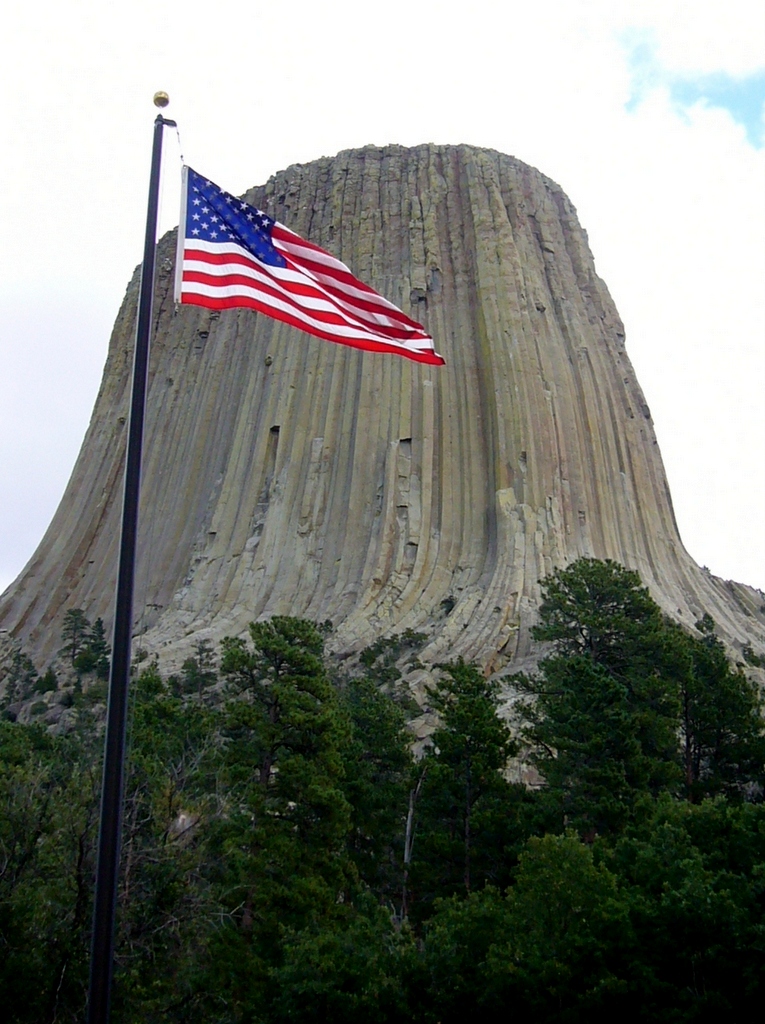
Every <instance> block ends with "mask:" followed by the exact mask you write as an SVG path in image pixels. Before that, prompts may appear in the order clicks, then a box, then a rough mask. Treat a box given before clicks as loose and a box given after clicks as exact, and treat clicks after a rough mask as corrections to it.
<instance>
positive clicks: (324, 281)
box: [175, 167, 444, 365]
mask: <svg viewBox="0 0 765 1024" xmlns="http://www.w3.org/2000/svg"><path fill="white" fill-rule="evenodd" d="M182 202H183V206H182V210H181V228H179V231H178V259H177V262H176V280H175V292H176V301H178V302H184V303H192V304H193V305H197V306H206V307H207V308H210V309H229V308H230V307H232V306H246V307H248V308H250V309H255V310H257V311H258V312H260V313H265V314H266V315H267V316H271V317H274V318H275V319H276V320H283V321H284V322H285V323H288V324H291V325H292V326H293V327H297V328H298V329H299V330H301V331H306V332H307V333H308V334H313V335H315V336H316V337H318V338H324V339H326V340H327V341H336V342H339V343H340V344H341V345H351V346H353V347H354V348H361V349H367V350H368V351H372V352H393V353H395V354H396V355H400V356H406V357H407V358H409V359H414V360H416V361H417V362H420V363H432V364H434V365H440V364H442V363H443V362H444V360H443V359H442V358H441V356H440V355H438V353H437V352H436V351H435V349H434V347H433V339H432V338H431V337H429V335H427V334H426V333H425V330H424V329H423V327H422V325H421V324H418V323H416V322H415V321H414V320H411V319H410V318H409V317H408V316H407V315H406V314H405V313H403V312H402V311H401V310H400V309H398V308H397V307H396V306H394V305H393V304H392V303H391V302H388V300H387V299H385V298H383V296H382V295H379V294H378V293H377V292H376V291H374V289H372V288H370V287H369V285H366V284H364V283H363V282H362V281H359V280H358V278H356V277H354V276H353V274H352V273H351V272H350V270H349V269H348V267H346V265H345V264H344V263H341V262H340V260H338V259H336V258H335V257H334V256H331V255H330V254H329V253H328V252H325V251H324V250H323V249H320V248H319V247H318V246H317V245H314V244H313V243H312V242H308V241H306V240H305V239H304V238H301V237H300V236H299V235H296V234H295V233H294V232H293V231H290V230H289V228H286V227H284V225H283V224H280V223H279V222H278V221H276V220H274V219H273V218H272V217H269V216H268V214H266V213H264V212H263V211H262V210H258V209H257V208H256V207H254V206H250V205H249V204H248V203H245V202H243V201H242V200H241V199H237V198H236V197H235V196H232V195H230V194H229V193H228V192H224V191H223V190H222V189H220V188H218V186H217V185H214V184H213V183H212V182H211V181H210V180H209V179H207V178H204V177H202V175H200V174H197V172H196V171H193V170H192V169H191V168H190V167H184V168H183V201H182Z"/></svg>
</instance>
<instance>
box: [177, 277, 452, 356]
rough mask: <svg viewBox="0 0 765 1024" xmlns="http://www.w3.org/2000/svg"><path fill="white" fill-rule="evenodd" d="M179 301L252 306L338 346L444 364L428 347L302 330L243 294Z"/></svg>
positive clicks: (190, 294) (296, 320)
mask: <svg viewBox="0 0 765 1024" xmlns="http://www.w3.org/2000/svg"><path fill="white" fill-rule="evenodd" d="M183 301H184V303H185V304H188V305H192V306H204V307H205V308H206V309H234V308H236V307H239V306H242V307H245V308H247V309H254V310H256V311H258V312H260V313H264V314H265V315H266V316H269V317H271V319H273V320H281V321H283V322H284V323H286V324H290V325H291V326H292V327H297V328H298V330H301V331H304V332H305V333H306V334H312V335H315V336H316V337H318V338H323V339H325V340H326V341H334V342H339V343H340V344H341V345H348V346H349V347H350V348H359V349H363V350H364V351H365V352H388V353H390V354H392V355H397V356H406V357H407V358H408V359H413V360H414V361H415V362H417V363H427V364H428V365H430V366H443V365H444V363H445V360H444V359H442V358H441V356H439V355H438V354H437V353H436V352H433V351H432V350H423V351H417V350H416V349H411V348H406V349H404V348H401V347H400V346H399V345H386V344H385V343H384V342H379V341H370V340H369V339H368V338H363V337H358V338H338V336H337V335H336V334H330V333H329V332H328V331H327V332H325V331H321V330H314V329H311V330H310V331H306V330H305V327H304V325H303V324H302V323H301V322H300V320H299V318H298V317H292V316H289V315H288V314H286V313H283V312H281V311H279V312H278V313H276V312H274V310H273V309H272V308H271V307H269V306H267V305H266V304H265V303H260V302H258V300H257V299H252V298H245V297H244V296H231V297H230V298H219V299H213V298H211V297H209V296H207V295H197V294H196V293H194V292H186V293H184V296H183Z"/></svg>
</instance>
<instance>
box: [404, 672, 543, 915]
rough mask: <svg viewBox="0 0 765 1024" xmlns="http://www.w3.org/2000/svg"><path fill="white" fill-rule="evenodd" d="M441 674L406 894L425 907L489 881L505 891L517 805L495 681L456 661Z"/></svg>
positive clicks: (511, 746)
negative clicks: (509, 777) (436, 722)
mask: <svg viewBox="0 0 765 1024" xmlns="http://www.w3.org/2000/svg"><path fill="white" fill-rule="evenodd" d="M441 668H442V669H443V671H444V675H443V677H442V678H441V679H440V680H439V682H438V684H437V686H436V687H435V689H434V690H433V691H432V694H431V703H432V704H433V707H434V708H435V709H436V710H437V711H438V713H439V716H440V725H439V727H438V728H437V729H436V731H435V732H434V733H433V735H432V737H431V739H432V746H431V747H430V748H429V749H428V751H427V753H426V755H425V757H424V758H423V760H422V762H421V764H420V765H419V766H418V769H417V774H418V776H419V780H418V783H417V784H416V785H415V787H414V789H413V794H414V795H416V806H414V801H413V808H412V809H413V818H414V823H415V826H416V828H415V834H414V835H413V836H412V835H410V843H412V846H413V853H412V865H413V866H412V872H411V879H412V887H413V889H414V891H415V893H416V895H417V898H418V899H419V900H420V901H422V900H425V901H426V903H430V901H431V900H432V899H433V898H435V897H436V896H441V895H449V894H451V893H453V892H462V893H469V892H470V891H471V890H472V889H474V888H476V887H481V886H483V885H485V884H486V883H487V882H495V883H500V884H502V883H504V884H507V882H508V881H509V877H507V876H506V874H505V873H506V872H508V871H509V869H510V866H511V864H510V863H509V862H508V858H507V856H506V854H507V850H506V847H507V846H508V844H509V843H511V842H512V840H513V833H514V829H515V828H516V819H517V811H518V806H519V803H520V802H522V800H523V796H522V794H521V793H520V787H514V786H511V785H510V784H509V783H508V782H507V780H506V779H505V776H504V774H503V772H504V770H505V769H506V767H507V762H508V759H509V758H510V757H511V756H512V755H513V754H514V753H515V752H516V749H517V748H516V744H515V743H514V741H513V739H512V737H511V734H510V730H509V728H508V726H507V724H506V723H505V722H504V721H503V720H502V719H501V718H499V716H498V715H497V705H498V700H499V696H498V688H499V687H498V683H497V681H496V680H490V679H486V678H485V677H484V676H483V674H482V673H481V671H480V670H479V669H478V668H477V667H476V666H475V665H469V664H466V663H465V662H464V661H462V660H459V661H456V662H452V663H451V664H448V665H444V666H441ZM418 790H419V791H418Z"/></svg>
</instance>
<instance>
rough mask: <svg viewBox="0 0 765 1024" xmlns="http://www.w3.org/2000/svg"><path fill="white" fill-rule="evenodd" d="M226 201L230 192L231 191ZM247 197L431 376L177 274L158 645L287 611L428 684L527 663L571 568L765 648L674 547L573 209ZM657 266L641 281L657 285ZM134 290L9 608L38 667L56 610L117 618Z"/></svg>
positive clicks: (160, 417) (148, 485)
mask: <svg viewBox="0 0 765 1024" xmlns="http://www.w3.org/2000/svg"><path fill="white" fill-rule="evenodd" d="M224 184H225V183H224ZM247 199H248V200H249V201H250V202H252V203H254V204H256V205H257V206H260V207H262V208H264V209H266V210H267V211H268V212H269V213H271V214H272V215H273V216H275V217H276V218H277V219H279V220H281V221H282V222H284V223H285V224H287V225H288V226H289V227H291V228H293V229H294V230H296V231H297V232H299V233H300V234H302V235H304V236H306V237H308V238H310V239H311V240H313V241H314V242H316V243H318V244H319V245H321V246H323V247H325V248H327V249H329V250H330V251H332V252H333V253H335V254H336V255H337V256H339V257H340V258H341V259H343V260H344V261H345V262H346V263H348V264H349V265H350V267H351V269H352V270H353V271H354V272H355V273H356V274H357V275H358V276H360V277H361V278H363V279H365V280H367V281H368V282H369V283H370V284H372V285H373V286H374V287H375V288H377V289H378V290H379V291H381V292H382V293H383V294H385V295H386V296H387V297H388V298H390V299H391V300H392V301H393V302H395V303H396V304H398V305H400V306H401V307H402V308H403V309H404V310H405V311H407V312H411V314H412V315H413V316H414V318H415V319H417V320H420V321H421V322H422V323H423V324H424V325H425V326H426V328H427V329H428V330H429V332H430V333H431V334H432V335H433V337H434V339H435V344H436V348H437V350H438V351H440V352H441V353H442V354H443V355H444V356H445V358H446V360H447V364H446V366H445V367H425V366H421V365H416V364H413V363H410V362H407V361H404V360H402V359H398V358H395V357H392V356H383V355H373V354H364V353H361V352H358V351H355V350H352V349H348V348H344V347H341V346H338V345H332V344H328V343H326V342H323V341H319V340H316V339H312V338H309V337H307V336H306V335H304V334H301V333H299V332H297V331H295V330H294V329H292V328H290V327H288V326H286V325H283V324H278V323H275V322H273V321H270V320H268V319H266V318H264V317H263V316H260V315H258V314H255V313H253V312H251V311H247V310H241V311H239V310H231V311H226V312H223V313H221V314H216V313H210V312H208V311H203V310H200V309H197V308H194V307H183V308H181V309H175V308H174V306H173V296H172V280H173V260H174V245H175V239H174V236H173V235H168V236H166V237H165V238H164V239H163V240H162V241H161V243H160V248H159V259H158V266H159V273H158V279H157V287H156V305H155V318H156V337H155V340H154V342H153V349H152V359H151V384H150V390H149V397H148V419H147V436H146V448H145V470H144V483H143V493H142V509H143V511H142V533H141V540H140V550H139V571H138V581H137V588H136V631H137V632H139V633H140V634H141V644H142V646H143V647H145V648H146V649H148V650H150V651H157V652H159V653H160V656H161V657H162V659H163V661H165V663H166V664H177V662H178V660H179V659H180V658H181V657H184V656H186V654H187V653H188V649H189V646H190V645H191V643H192V642H193V641H194V640H196V639H199V638H204V637H209V638H211V639H214V640H217V639H218V638H220V637H222V636H224V635H226V634H238V633H241V632H242V631H243V630H244V629H245V628H246V625H247V623H248V622H249V621H250V620H252V619H254V618H259V617H265V616H269V615H273V614H276V613H288V614H293V615H302V616H307V617H309V618H312V619H316V620H320V621H323V620H325V619H331V620H332V621H333V623H334V624H335V627H336V630H335V633H334V634H333V637H332V641H331V642H332V646H334V648H335V650H336V651H338V652H347V651H352V650H356V649H358V648H359V647H361V646H364V645H367V644H369V643H370V642H372V641H373V640H374V639H375V638H377V637H379V636H381V635H384V634H389V633H391V632H398V631H401V630H404V629H406V628H412V629H416V630H418V631H423V632H426V633H427V634H428V635H429V637H430V642H429V645H428V646H427V648H426V649H425V651H424V653H423V655H422V657H423V659H424V660H425V661H427V660H436V659H440V658H443V657H445V656H447V655H450V656H456V655H463V656H464V657H466V658H470V659H479V660H481V661H482V662H483V663H484V664H485V665H486V667H487V668H491V669H496V668H500V667H502V666H504V665H507V664H508V663H509V662H513V661H515V662H517V661H518V660H519V659H523V658H524V657H525V656H526V655H527V654H528V652H529V627H530V625H531V624H532V623H533V621H534V616H535V608H536V606H537V604H538V600H539V579H540V578H541V577H542V576H544V575H545V574H546V573H547V572H549V571H550V570H551V569H552V568H553V567H554V566H556V565H560V564H564V563H567V562H569V561H571V560H572V559H574V558H576V557H577V556H579V555H592V556H596V557H609V558H613V559H616V560H618V561H619V562H622V563H624V564H625V565H627V566H630V567H632V568H635V569H637V570H638V571H639V572H640V574H641V576H642V578H643V580H644V581H645V582H646V583H647V584H648V585H649V586H650V588H651V591H652V593H653V594H654V596H655V598H656V599H657V600H658V601H659V603H660V604H661V605H662V607H663V608H664V609H665V610H666V611H667V612H669V613H670V614H671V615H673V616H674V617H676V618H678V619H680V620H681V621H683V622H684V623H687V624H689V625H690V624H692V623H693V622H694V621H695V620H696V619H698V618H699V617H700V616H701V615H702V614H703V613H704V612H709V613H710V614H711V615H712V617H713V618H714V619H715V620H716V622H717V623H718V626H719V627H720V630H721V632H722V633H723V635H724V636H725V637H726V638H727V639H728V641H729V642H730V643H732V644H733V646H734V647H736V646H739V647H740V646H741V645H742V644H743V643H747V642H748V643H751V644H753V645H754V647H755V649H756V650H763V649H765V610H764V609H763V605H765V597H764V596H763V594H762V593H760V592H759V591H754V590H752V589H751V588H748V587H744V586H741V585H738V584H732V583H725V582H723V581H721V580H719V579H716V578H714V577H712V576H710V575H709V574H708V573H707V572H706V571H704V570H702V569H701V568H700V567H699V566H697V565H696V564H695V563H694V562H693V560H692V559H691V558H690V557H689V555H688V554H687V553H686V551H685V550H684V548H683V545H682V542H681V540H680V537H679V535H678V531H677V526H676V523H675V519H674V516H673V512H672V502H671V499H670V494H669V488H668V485H667V480H666V477H665V474H664V469H663V467H662V462H661V456H660V454H659V449H658V447H657V443H656V437H655V435H654V430H653V426H652V423H651V416H650V412H649V409H648V406H647V405H646V402H645V399H644V397H643V394H642V392H641V390H640V387H639V385H638V383H637V380H636V378H635V374H634V372H633V370H632V367H631V365H630V362H629V359H628V357H627V354H626V351H625V337H624V327H623V325H622V323H621V320H620V319H619V315H618V313H617V311H616V309H615V308H614V305H613V302H612V301H611V298H610V296H609V294H608V290H607V288H606V286H605V284H604V283H603V282H602V281H601V280H600V279H599V277H598V276H597V274H596V272H595V267H594V264H593V258H592V254H591V253H590V250H589V247H588V244H587V236H586V234H585V232H584V231H583V229H582V228H581V226H580V225H579V222H578V220H577V216H576V212H575V210H574V207H573V206H572V204H571V202H570V201H569V200H568V198H567V197H566V196H565V194H564V193H563V192H562V191H561V189H560V188H559V187H558V186H557V185H556V184H555V183H554V182H552V181H550V180H549V179H548V178H546V177H545V176H544V175H543V174H540V173H539V172H538V171H537V170H535V169H533V168H531V167H528V166H526V165H525V164H522V163H521V162H520V161H518V160H515V159H513V158H512V157H508V156H503V155H501V154H499V153H495V152H491V151H487V150H479V149H473V148H470V147H467V146H420V147H417V148H414V149H404V148H401V147H398V146H389V147H386V148H384V149H379V148H374V147H367V148H365V149H362V150H355V151H350V152H344V153H340V154H339V155H338V156H336V157H334V158H331V159H321V160H317V161H315V162H314V163H311V164H308V165H297V166H293V167H290V168H288V169H287V170H285V171H283V172H281V173H279V174H277V175H276V176H275V177H273V178H272V179H271V180H270V181H269V182H268V183H267V184H266V185H265V186H263V187H260V188H255V189H252V190H251V191H250V192H249V193H248V194H247ZM650 272H651V271H650V268H646V273H650ZM137 287H138V275H137V274H136V275H135V276H134V278H133V280H132V282H131V284H130V286H129V287H128V290H127V294H126V296H125V300H124V303H123V306H122V309H121V310H120V313H119V316H118V317H117V321H116V324H115V328H114V332H113V334H112V338H111V343H110V346H109V354H108V358H107V362H106V367H105V370H104V377H103V383H102V386H101V390H100V393H99V395H98V399H97V402H96V406H95V409H94V412H93V418H92V421H91V424H90V427H89V429H88V432H87V434H86V437H85V440H84V442H83V446H82V451H81V453H80V456H79V458H78V461H77V464H76V466H75V469H74V472H73V475H72V478H71V480H70V482H69V485H68V487H67V490H66V493H65V494H64V497H63V499H62V501H61V505H60V507H59V509H58V511H57V513H56V515H55V517H54V519H53V521H52V523H51V525H50V528H49V529H48V531H47V533H46V535H45V537H44V538H43V540H42V542H41V544H40V546H39V548H38V550H37V551H36V553H35V555H34V556H33V558H32V559H31V561H30V562H29V564H28V565H27V566H26V568H25V569H24V571H23V573H22V574H21V576H20V577H19V578H18V580H16V582H15V583H14V584H13V585H12V586H11V587H10V588H9V589H8V590H7V591H6V593H5V594H4V595H3V597H2V600H1V601H0V627H2V628H4V629H6V630H9V631H11V633H12V634H14V635H15V636H17V637H19V638H20V639H21V640H22V641H23V642H24V644H25V646H26V648H27V649H28V650H29V651H30V653H32V654H34V655H35V657H36V658H37V659H38V660H40V661H41V662H42V661H44V659H45V658H46V657H48V656H49V655H50V654H51V653H52V652H53V651H54V650H55V649H56V647H57V646H58V644H59V640H58V632H59V628H60V622H61V618H62V616H63V613H64V611H65V610H66V609H67V608H71V607H82V608H84V609H85V611H86V614H87V615H88V616H89V617H90V618H91V619H94V618H96V617H97V616H102V617H103V618H104V619H105V620H106V622H107V625H108V623H109V621H110V618H111V613H112V602H113V590H114V578H115V573H116V558H117V538H118V530H119V512H120V501H121V494H120V492H121V477H122V470H123V462H124V446H125V435H126V429H125V420H126V416H127V408H128V389H129V374H130V366H131V355H132V345H133V333H134V321H135V311H136V302H137Z"/></svg>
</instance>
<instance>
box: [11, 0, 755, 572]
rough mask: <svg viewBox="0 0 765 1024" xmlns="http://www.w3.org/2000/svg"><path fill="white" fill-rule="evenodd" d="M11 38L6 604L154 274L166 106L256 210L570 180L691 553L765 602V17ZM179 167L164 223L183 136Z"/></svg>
mask: <svg viewBox="0 0 765 1024" xmlns="http://www.w3.org/2000/svg"><path fill="white" fill-rule="evenodd" d="M9 7H11V5H9ZM0 24H2V28H3V38H5V40H6V42H5V44H4V48H3V49H4V53H3V62H2V66H1V67H0V77H1V79H2V89H3V93H2V95H3V102H2V112H1V113H0V130H1V131H2V140H3V158H2V163H1V164H0V174H1V175H2V189H1V190H0V204H2V208H1V213H2V224H3V231H2V238H0V247H1V249H2V274H1V275H0V591H2V590H3V589H4V588H5V586H6V585H7V584H9V583H10V582H11V581H12V580H13V579H14V578H15V576H16V575H17V574H18V572H19V571H20V570H21V569H22V568H23V565H24V563H25V562H26V561H27V559H28V558H29V557H30V556H31V554H32V553H33V551H34V549H35V547H36V545H37V543H38V542H39V540H40V539H41V537H42V534H43V532H44V530H45V528H46V527H47V525H48V522H49V521H50V518H51V516H52V514H53V512H54V510H55V508H56V505H57V504H58V501H59V499H60V497H61V495H62V493H63V490H64V487H65V485H66V481H67V479H68V476H69V473H70V471H71V468H72V465H73V463H74V459H75V457H76V455H77V452H78V450H79V447H80V443H81V441H82V437H83V434H84V432H85V428H86V426H87V423H88V420H89V417H90V413H91V410H92V407H93V402H94V399H95V396H96V392H97V390H98V384H99V381H100V376H101V371H102V367H103V363H104V360H105V357H106V350H107V344H108V339H109V333H110V329H111V325H112V323H113V320H114V318H115V316H116V313H117V310H118V308H119V304H120V301H121V299H122V296H123V294H124V290H125V287H126V285H127V282H128V279H129V278H130V275H131V273H132V271H133V268H134V266H135V265H136V264H137V263H138V262H139V260H140V258H141V250H142V236H143V231H144V220H145V203H146V192H147V187H148V164H149V151H150V146H151V131H152V128H151V125H152V120H153V118H154V115H155V113H156V111H155V110H154V108H153V107H152V105H151V98H152V95H153V93H154V91H155V90H157V89H165V90H167V91H168V92H169V93H170V96H171V105H170V107H169V109H168V111H167V116H169V117H173V118H175V119H177V120H178V122H179V124H180V129H181V136H182V141H183V147H184V154H185V156H186V159H187V160H188V161H189V163H190V164H191V165H192V166H194V167H195V168H197V169H198V170H200V171H202V172H203V173H205V174H206V175H208V176H209V177H211V178H212V179H213V180H214V181H216V182H217V183H218V184H219V185H221V186H222V187H223V188H225V189H227V190H228V191H231V192H234V193H241V192H243V191H245V190H246V189H247V188H248V187H250V186H252V185H255V184H259V183H262V182H263V181H265V180H266V179H267V178H268V177H269V176H270V175H271V174H273V173H274V172H276V171H278V170H280V169H282V168H284V167H286V166H288V165H289V164H291V163H295V162H302V163H306V162H308V161H310V160H313V159H316V158H318V157H320V156H322V155H332V154H333V153H335V152H337V151H338V150H340V149H346V148H349V147H356V146H362V145H365V144H367V143H375V144H380V145H382V144H385V143H389V142H396V143H401V144H403V145H415V144H417V143H421V142H437V143H461V142H466V143H471V144H473V145H478V146H489V147H492V148H495V149H498V150H501V151H503V152H505V153H511V154H513V155H514V156H517V157H519V158H520V159H521V160H525V161H526V162H527V163H530V164H533V165H534V166H536V167H538V168H539V169H540V170H542V171H543V172H544V173H545V174H547V175H548V176H549V177H551V178H553V179H554V180H556V181H557V182H559V183H560V185H561V186H562V187H563V189H564V190H565V191H566V192H567V193H568V195H569V196H570V197H571V199H572V201H573V202H574V204H575V205H576V207H577V209H578V212H579V216H580V219H581V221H582V224H583V226H584V227H585V228H586V229H587V231H588V233H589V237H590V243H591V246H592V249H593V252H594V255H595V261H596V266H597V269H598V272H599V274H600V275H601V277H603V278H604V279H605V281H606V283H607V284H608V286H609V288H610V289H611V292H612V295H613V296H614V299H615V301H616V304H617V307H618V309H619V311H620V313H621V315H622V318H623V319H624V321H625V325H626V329H627V348H628V352H629V355H630V357H631V359H632V361H633V364H634V365H635V368H636V370H637V374H638V379H639V380H640V383H641V384H642V386H643V389H644V391H645V393H646V398H647V401H648V404H649V405H650V407H651V410H652V413H653V417H654V421H655V424H656V429H657V432H658V437H659V444H660V446H661V450H662V454H663V456H664V461H665V465H666V468H667V473H668V476H669V483H670V488H671V491H672V496H673V500H674V504H675V510H676V513H677V518H678V521H679V525H680V532H681V535H682V537H683V540H684V542H685V545H686V547H687V548H688V550H689V551H690V553H691V554H692V555H693V557H694V558H695V559H696V560H697V561H698V562H699V563H701V564H703V565H707V566H708V567H709V568H710V569H711V570H712V571H713V572H714V573H717V574H718V575H721V576H723V577H725V578H731V579H736V580H739V581H741V582H744V583H750V584H753V585H755V586H758V587H760V588H763V589H765V529H764V528H763V527H764V526H765V148H764V141H765V139H764V131H763V103H764V101H765V5H764V4H763V3H762V0H694V2H689V0H685V2H679V0H655V2H654V0H634V2H620V0H546V2H545V3H544V4H535V3H532V2H531V0H525V2H523V3H516V2H514V0H498V2H494V0H471V2H470V3H467V4H460V5H456V4H448V5H447V4H446V3H443V2H440V3H438V2H435V0H386V3H385V4H368V5H364V4H360V3H358V0H357V2H354V3H352V2H350V0H326V2H322V0H312V2H305V0H292V2H291V3H288V4H287V3H283V2H282V3H277V2H275V0H272V2H271V3H268V4H266V3H261V2H258V0H247V2H239V0H218V2H217V3H216V4H213V5H210V4H201V3H198V2H196V0H184V2H176V0H164V2H163V0H153V2H151V3H148V2H146V0H131V3H130V4H123V5H119V6H118V5H111V4H105V3H104V2H103V0H67V2H66V3H61V2H60V0H56V2H55V3H54V2H52V0H40V2H34V0H30V2H29V3H26V4H14V5H12V9H11V10H10V11H8V10H7V11H6V14H5V15H4V16H3V18H2V21H1V22H0ZM165 171H166V174H165V181H164V186H163V208H162V217H161V223H162V229H163V230H167V229H169V228H170V227H172V226H173V225H174V224H175V223H177V219H178V213H177V204H178V178H179V174H178V171H179V161H178V144H177V141H176V139H175V137H174V135H171V134H170V133H169V132H168V133H166V148H165Z"/></svg>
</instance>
